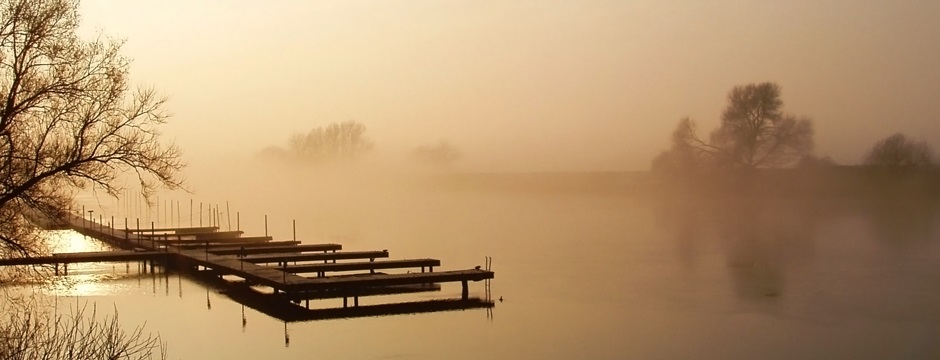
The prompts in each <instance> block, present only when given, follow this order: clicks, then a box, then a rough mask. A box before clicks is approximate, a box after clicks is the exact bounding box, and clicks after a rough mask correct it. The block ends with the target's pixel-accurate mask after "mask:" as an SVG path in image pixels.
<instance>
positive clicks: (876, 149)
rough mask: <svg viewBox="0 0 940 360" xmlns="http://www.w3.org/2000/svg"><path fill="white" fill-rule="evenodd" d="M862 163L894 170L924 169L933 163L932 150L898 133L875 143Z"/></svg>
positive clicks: (924, 142) (924, 144) (926, 145)
mask: <svg viewBox="0 0 940 360" xmlns="http://www.w3.org/2000/svg"><path fill="white" fill-rule="evenodd" d="M864 163H865V165H869V166H883V167H896V168H910V167H926V166H930V165H931V164H933V163H934V156H933V149H931V148H930V145H928V144H927V142H926V141H916V140H913V139H911V138H908V137H907V136H905V135H903V134H900V133H898V134H894V135H891V136H888V137H886V138H884V139H881V140H879V141H878V142H876V143H875V145H874V146H872V148H871V150H869V151H868V155H866V156H865V161H864Z"/></svg>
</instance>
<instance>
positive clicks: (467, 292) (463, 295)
mask: <svg viewBox="0 0 940 360" xmlns="http://www.w3.org/2000/svg"><path fill="white" fill-rule="evenodd" d="M460 285H461V286H463V292H461V294H460V298H461V299H463V300H467V299H468V298H470V289H469V288H468V287H467V280H464V281H461V282H460Z"/></svg>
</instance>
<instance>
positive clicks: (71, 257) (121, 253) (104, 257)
mask: <svg viewBox="0 0 940 360" xmlns="http://www.w3.org/2000/svg"><path fill="white" fill-rule="evenodd" d="M167 255H168V254H167V253H165V252H161V251H125V250H115V251H94V252H78V253H58V254H52V256H37V257H29V258H12V259H0V266H9V265H50V264H68V263H81V262H124V261H142V260H153V259H157V258H163V257H166V256H167Z"/></svg>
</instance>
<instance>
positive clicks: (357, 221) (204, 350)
mask: <svg viewBox="0 0 940 360" xmlns="http://www.w3.org/2000/svg"><path fill="white" fill-rule="evenodd" d="M388 194H389V192H384V191H379V190H376V191H375V192H365V193H361V192H353V191H348V192H342V191H340V192H331V193H330V194H329V195H324V194H315V193H313V192H312V191H311V192H306V193H299V194H294V195H293V196H291V197H276V196H270V197H266V196H264V195H257V197H256V198H247V199H242V200H241V201H242V202H245V203H251V204H255V206H256V208H264V209H269V210H268V211H270V213H269V214H270V215H271V219H272V220H271V224H270V227H271V232H272V233H273V234H274V235H275V236H276V237H278V238H280V239H289V238H290V236H291V228H290V220H287V219H289V218H290V217H296V218H297V219H298V224H299V225H300V226H299V229H298V235H299V237H301V238H302V239H303V240H305V241H307V242H318V241H324V240H326V241H340V242H342V243H343V244H344V246H345V249H347V250H374V249H388V250H389V251H390V253H391V255H392V257H393V258H413V257H434V258H439V259H441V260H442V261H443V266H442V269H459V268H469V267H473V266H475V265H482V264H483V258H484V256H492V257H493V258H494V263H493V266H494V270H495V272H496V279H495V280H494V281H493V282H492V293H493V297H494V298H499V297H503V299H504V301H503V302H497V304H496V307H495V308H494V309H493V311H492V314H488V313H487V311H486V310H483V309H477V310H465V311H452V312H441V313H430V314H417V315H397V316H385V317H373V318H358V319H342V320H327V321H313V322H303V323H288V324H285V323H283V322H281V321H278V320H276V319H272V318H269V317H267V316H265V315H263V314H261V313H258V312H256V311H254V310H252V309H250V308H244V307H243V306H241V305H240V304H238V303H236V302H234V301H232V300H230V299H229V298H227V297H226V296H225V295H224V294H221V293H219V292H218V291H217V290H214V289H207V288H206V287H204V286H202V285H200V284H199V283H197V282H194V281H193V280H190V279H188V278H186V277H180V276H178V275H176V274H141V273H140V269H139V268H138V265H136V264H129V265H126V264H114V265H112V264H89V265H82V266H75V267H73V268H71V269H70V275H69V276H66V277H59V278H58V279H56V282H55V284H54V285H50V286H47V291H48V292H49V293H52V294H57V295H59V296H60V300H59V301H60V304H62V305H61V306H63V307H68V306H72V305H73V304H74V303H75V302H76V301H89V302H94V303H96V304H97V306H98V307H99V308H102V307H103V308H106V309H107V308H110V307H112V306H114V307H115V308H116V309H117V310H118V312H119V314H120V318H121V321H122V322H123V323H126V324H128V325H129V326H134V325H138V324H141V323H144V322H146V327H147V329H148V330H150V331H154V332H159V333H160V335H161V336H162V337H163V339H164V340H165V341H167V342H168V344H169V349H170V355H171V356H170V358H182V359H206V358H220V359H224V358H232V359H238V358H245V359H250V358H262V357H263V358H278V359H309V358H327V359H340V358H350V359H439V358H450V359H481V358H489V359H507V358H532V359H574V358H580V359H627V358H638V359H703V358H708V359H753V358H761V359H793V358H802V359H887V358H893V359H928V358H940V341H938V340H940V246H938V242H940V241H938V240H940V226H938V223H940V222H938V221H937V220H938V217H937V215H936V212H935V210H934V209H933V208H930V207H918V206H914V205H911V204H910V203H909V202H904V201H899V202H894V203H892V204H889V205H884V204H880V205H878V206H872V205H871V204H855V203H851V202H840V203H823V204H820V203H812V204H810V203H807V202H805V201H804V202H800V201H787V200H775V201H770V200H765V201H755V200H750V201H740V200H738V201H730V200H710V201H706V202H701V203H699V202H691V201H688V200H681V199H673V200H662V199H661V200H655V201H654V200H649V199H647V200H639V199H631V198H626V197H621V196H617V197H599V196H578V195H526V194H498V193H492V192H490V193H488V192H471V191H464V192H457V193H446V192H435V191H426V192H411V193H407V194H406V193H398V195H388ZM185 207H188V204H186V205H185ZM222 207H223V210H224V203H223V205H222ZM270 209H273V210H270ZM233 211H234V210H233ZM184 213H185V211H184ZM262 216H263V214H262V213H261V212H260V211H257V212H255V213H249V212H240V213H239V217H240V218H241V221H240V223H241V227H242V228H243V229H246V230H247V231H248V233H249V234H260V233H263V231H264V230H263V222H262V221H261V220H260V219H261V218H262ZM232 221H233V222H234V221H235V219H233V220H232ZM79 243H83V244H86V243H84V242H81V241H79ZM69 246H71V247H73V248H74V247H83V246H93V245H69ZM470 290H471V295H476V296H483V292H484V287H483V284H482V283H471V286H470ZM459 294H460V286H459V284H458V285H455V284H445V285H444V286H443V289H442V292H440V293H428V294H421V295H409V296H401V297H377V298H365V299H363V300H362V302H363V303H364V304H373V303H384V302H389V301H392V300H396V299H398V300H414V299H425V298H441V297H459ZM339 305H341V301H339V300H337V301H333V300H330V301H321V302H318V303H317V306H339ZM490 315H492V316H490Z"/></svg>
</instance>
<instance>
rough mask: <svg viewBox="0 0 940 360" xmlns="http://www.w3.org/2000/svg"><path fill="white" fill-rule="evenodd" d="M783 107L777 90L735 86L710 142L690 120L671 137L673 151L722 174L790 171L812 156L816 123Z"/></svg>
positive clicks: (766, 85) (768, 86)
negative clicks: (725, 171) (724, 171)
mask: <svg viewBox="0 0 940 360" xmlns="http://www.w3.org/2000/svg"><path fill="white" fill-rule="evenodd" d="M782 106H783V101H781V100H780V87H779V86H777V84H774V83H769V82H765V83H760V84H748V85H744V86H736V87H734V89H732V90H731V92H729V93H728V105H727V106H726V107H725V110H724V112H723V113H722V116H721V126H719V128H718V129H716V130H715V131H713V132H712V133H711V136H710V139H709V141H708V142H706V141H703V140H702V139H701V138H699V136H698V135H697V133H696V127H695V122H694V121H693V120H692V119H689V118H684V119H682V120H681V121H680V122H679V124H678V126H677V127H676V130H675V131H674V132H673V144H674V145H673V150H677V149H678V150H682V151H684V152H685V153H686V154H687V155H689V156H691V157H692V158H694V159H696V161H697V162H698V163H702V162H708V163H710V164H711V165H715V166H719V167H723V168H733V169H754V168H769V167H781V166H788V165H792V164H794V163H796V162H798V161H799V160H800V159H801V158H802V157H803V156H805V155H808V154H811V153H812V150H813V133H814V131H813V123H812V121H811V120H809V119H808V118H805V117H804V118H798V117H796V116H794V115H791V114H786V113H784V112H782V111H781V108H782Z"/></svg>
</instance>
